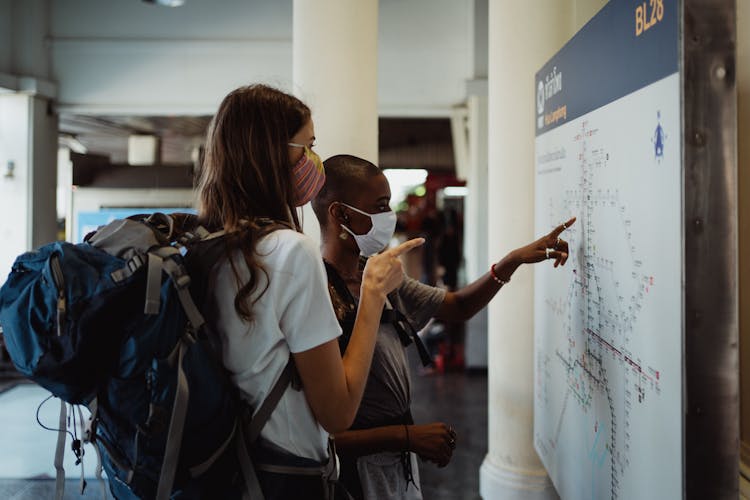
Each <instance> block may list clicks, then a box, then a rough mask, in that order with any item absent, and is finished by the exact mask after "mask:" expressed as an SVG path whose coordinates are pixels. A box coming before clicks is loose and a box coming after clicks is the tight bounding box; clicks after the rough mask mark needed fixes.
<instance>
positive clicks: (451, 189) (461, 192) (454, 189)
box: [443, 186, 469, 197]
mask: <svg viewBox="0 0 750 500" xmlns="http://www.w3.org/2000/svg"><path fill="white" fill-rule="evenodd" d="M468 193H469V189H468V188H467V187H466V186H447V187H445V188H444V189H443V195H445V196H456V197H463V196H466V195H467V194H468Z"/></svg>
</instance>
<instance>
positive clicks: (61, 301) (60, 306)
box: [49, 254, 66, 337]
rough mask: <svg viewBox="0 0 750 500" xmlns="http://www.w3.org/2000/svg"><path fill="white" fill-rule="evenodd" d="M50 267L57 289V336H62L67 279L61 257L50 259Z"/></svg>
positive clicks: (54, 256)
mask: <svg viewBox="0 0 750 500" xmlns="http://www.w3.org/2000/svg"><path fill="white" fill-rule="evenodd" d="M49 267H50V269H51V270H52V280H53V281H54V282H55V287H56V288H57V336H58V337H59V336H61V335H62V325H63V322H64V321H65V309H66V305H65V279H64V276H63V272H62V267H60V256H59V255H57V254H54V255H53V256H52V257H50V259H49Z"/></svg>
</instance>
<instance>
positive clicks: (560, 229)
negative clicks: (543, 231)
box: [552, 217, 576, 238]
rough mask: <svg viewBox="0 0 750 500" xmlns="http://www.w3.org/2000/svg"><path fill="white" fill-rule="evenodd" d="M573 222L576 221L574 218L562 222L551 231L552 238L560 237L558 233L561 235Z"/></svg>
mask: <svg viewBox="0 0 750 500" xmlns="http://www.w3.org/2000/svg"><path fill="white" fill-rule="evenodd" d="M575 221H576V218H575V217H571V218H570V219H568V220H567V221H565V222H563V223H562V224H560V225H559V226H557V227H556V228H555V229H554V230H553V231H552V236H554V237H555V238H557V237H558V236H560V233H562V232H563V231H565V230H566V229H568V228H569V227H570V226H572V225H573V223H574V222H575Z"/></svg>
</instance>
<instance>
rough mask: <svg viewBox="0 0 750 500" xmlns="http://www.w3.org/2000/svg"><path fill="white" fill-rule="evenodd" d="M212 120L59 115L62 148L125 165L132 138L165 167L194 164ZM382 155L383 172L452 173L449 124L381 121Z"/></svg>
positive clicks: (444, 120)
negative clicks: (144, 140)
mask: <svg viewBox="0 0 750 500" xmlns="http://www.w3.org/2000/svg"><path fill="white" fill-rule="evenodd" d="M210 120H211V117H210V116H122V115H121V116H117V115H97V116H91V115H79V114H71V113H62V114H61V115H60V125H59V129H60V137H61V144H65V145H68V146H70V147H71V149H74V150H76V149H78V152H86V153H90V154H101V155H105V156H109V158H110V162H111V163H127V158H128V151H127V150H128V137H129V136H130V135H132V134H152V135H157V136H158V137H160V138H161V162H162V163H163V164H190V163H192V157H193V156H192V153H193V151H194V150H195V149H196V148H197V147H199V146H201V145H202V144H203V142H204V140H205V134H206V129H207V127H208V124H209V121H210ZM378 128H379V155H380V160H379V161H380V166H381V167H383V168H424V169H427V170H431V171H440V172H454V171H455V165H454V159H453V146H452V138H451V127H450V120H449V119H447V118H380V120H379V125H378Z"/></svg>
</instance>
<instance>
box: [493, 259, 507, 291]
mask: <svg viewBox="0 0 750 500" xmlns="http://www.w3.org/2000/svg"><path fill="white" fill-rule="evenodd" d="M490 276H492V279H493V280H495V282H496V283H498V284H499V285H500V286H503V285H507V284H508V283H510V278H508V279H507V280H504V279H500V278H498V277H497V274H495V264H492V265H491V266H490Z"/></svg>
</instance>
